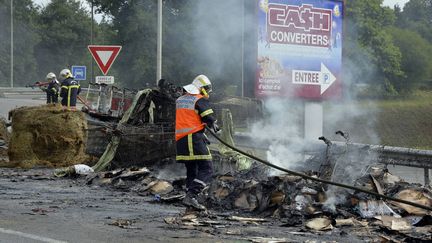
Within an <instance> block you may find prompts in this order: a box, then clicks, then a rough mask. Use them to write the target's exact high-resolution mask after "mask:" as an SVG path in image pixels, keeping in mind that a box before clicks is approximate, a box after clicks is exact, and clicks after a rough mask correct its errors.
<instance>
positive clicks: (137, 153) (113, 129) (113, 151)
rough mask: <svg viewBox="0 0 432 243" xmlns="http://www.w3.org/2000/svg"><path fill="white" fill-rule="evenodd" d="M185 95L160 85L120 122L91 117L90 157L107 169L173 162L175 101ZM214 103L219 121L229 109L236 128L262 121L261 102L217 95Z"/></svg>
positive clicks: (135, 101) (137, 101)
mask: <svg viewBox="0 0 432 243" xmlns="http://www.w3.org/2000/svg"><path fill="white" fill-rule="evenodd" d="M181 94H182V88H181V87H177V86H175V85H172V84H170V83H159V84H158V87H155V88H150V89H145V90H141V91H139V92H137V93H136V95H135V98H134V99H133V101H132V102H131V105H130V107H129V109H128V110H127V111H126V112H125V113H124V114H123V116H122V117H121V119H120V120H119V121H118V122H117V121H116V119H106V117H103V119H101V117H100V116H98V115H94V114H92V113H88V115H89V116H88V126H89V129H88V140H87V149H86V151H87V153H88V154H90V155H93V156H96V157H100V159H99V163H98V164H100V165H101V164H103V166H102V167H104V168H105V167H106V166H108V164H110V165H111V167H128V166H150V165H153V164H154V163H156V162H160V161H162V160H164V159H169V158H171V159H173V158H174V156H175V139H174V138H175V136H174V133H175V101H176V99H177V98H178V97H179V96H180V95H181ZM213 99H214V100H213V101H212V104H213V107H214V110H215V113H216V115H217V118H218V119H219V120H221V119H222V118H221V115H222V111H223V110H226V109H227V110H229V111H230V113H231V114H232V117H233V121H234V122H233V125H234V124H236V125H235V126H236V127H244V126H246V125H247V124H249V123H251V122H253V121H256V120H258V119H260V118H261V117H262V103H261V101H260V100H256V99H252V98H242V97H235V96H230V97H221V96H217V95H215V97H214V98H213ZM221 125H223V124H222V123H221ZM111 162H113V163H111ZM99 168H101V167H99Z"/></svg>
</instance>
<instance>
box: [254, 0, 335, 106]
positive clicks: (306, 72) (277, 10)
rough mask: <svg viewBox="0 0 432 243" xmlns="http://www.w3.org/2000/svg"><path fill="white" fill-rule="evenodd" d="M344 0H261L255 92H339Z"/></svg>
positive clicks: (287, 94)
mask: <svg viewBox="0 0 432 243" xmlns="http://www.w3.org/2000/svg"><path fill="white" fill-rule="evenodd" d="M342 21H343V2H342V1H336V0H320V1H314V0H260V1H259V11H258V25H259V26H258V28H259V31H258V57H257V75H256V85H255V94H256V95H257V96H258V97H268V96H284V97H302V98H312V99H322V98H334V97H339V96H340V95H341V90H342V89H341V78H340V73H341V66H342Z"/></svg>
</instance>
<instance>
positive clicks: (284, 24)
mask: <svg viewBox="0 0 432 243" xmlns="http://www.w3.org/2000/svg"><path fill="white" fill-rule="evenodd" d="M331 26H332V10H331V9H325V8H315V7H314V6H313V5H312V4H302V5H301V6H296V5H285V4H276V3H272V4H269V9H268V15H267V34H268V37H267V39H268V40H269V41H270V42H271V43H279V44H291V45H302V46H318V47H329V46H330V39H331V34H332V33H331V30H332V29H331Z"/></svg>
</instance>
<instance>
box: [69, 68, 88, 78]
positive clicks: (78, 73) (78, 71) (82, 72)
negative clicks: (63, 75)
mask: <svg viewBox="0 0 432 243" xmlns="http://www.w3.org/2000/svg"><path fill="white" fill-rule="evenodd" d="M71 71H72V76H74V79H75V80H79V81H82V80H86V79H87V67H86V66H72V70H71Z"/></svg>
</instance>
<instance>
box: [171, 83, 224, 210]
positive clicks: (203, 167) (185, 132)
mask: <svg viewBox="0 0 432 243" xmlns="http://www.w3.org/2000/svg"><path fill="white" fill-rule="evenodd" d="M183 90H184V94H183V95H182V96H181V97H179V98H178V99H177V100H176V124H175V125H176V129H175V139H176V148H177V154H176V160H177V162H179V163H184V164H185V166H186V188H187V194H186V197H185V199H184V200H183V203H184V204H185V205H186V206H189V207H193V208H195V209H198V210H205V207H204V206H203V205H202V204H200V203H199V202H198V200H197V195H198V194H199V193H200V192H201V191H202V190H203V189H204V188H205V187H206V186H207V183H209V182H210V180H211V178H212V175H213V163H212V156H211V154H210V150H209V148H208V147H207V145H208V139H207V137H206V136H205V134H204V130H205V125H207V126H209V127H211V128H213V129H214V131H215V132H217V131H219V128H218V126H217V125H216V119H215V118H214V112H213V110H212V108H211V107H210V102H209V100H208V98H209V94H210V93H211V91H212V85H211V82H210V80H209V79H208V78H207V77H206V76H205V75H199V76H197V77H196V78H195V79H194V80H193V82H192V83H191V84H189V85H186V86H184V87H183Z"/></svg>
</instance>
